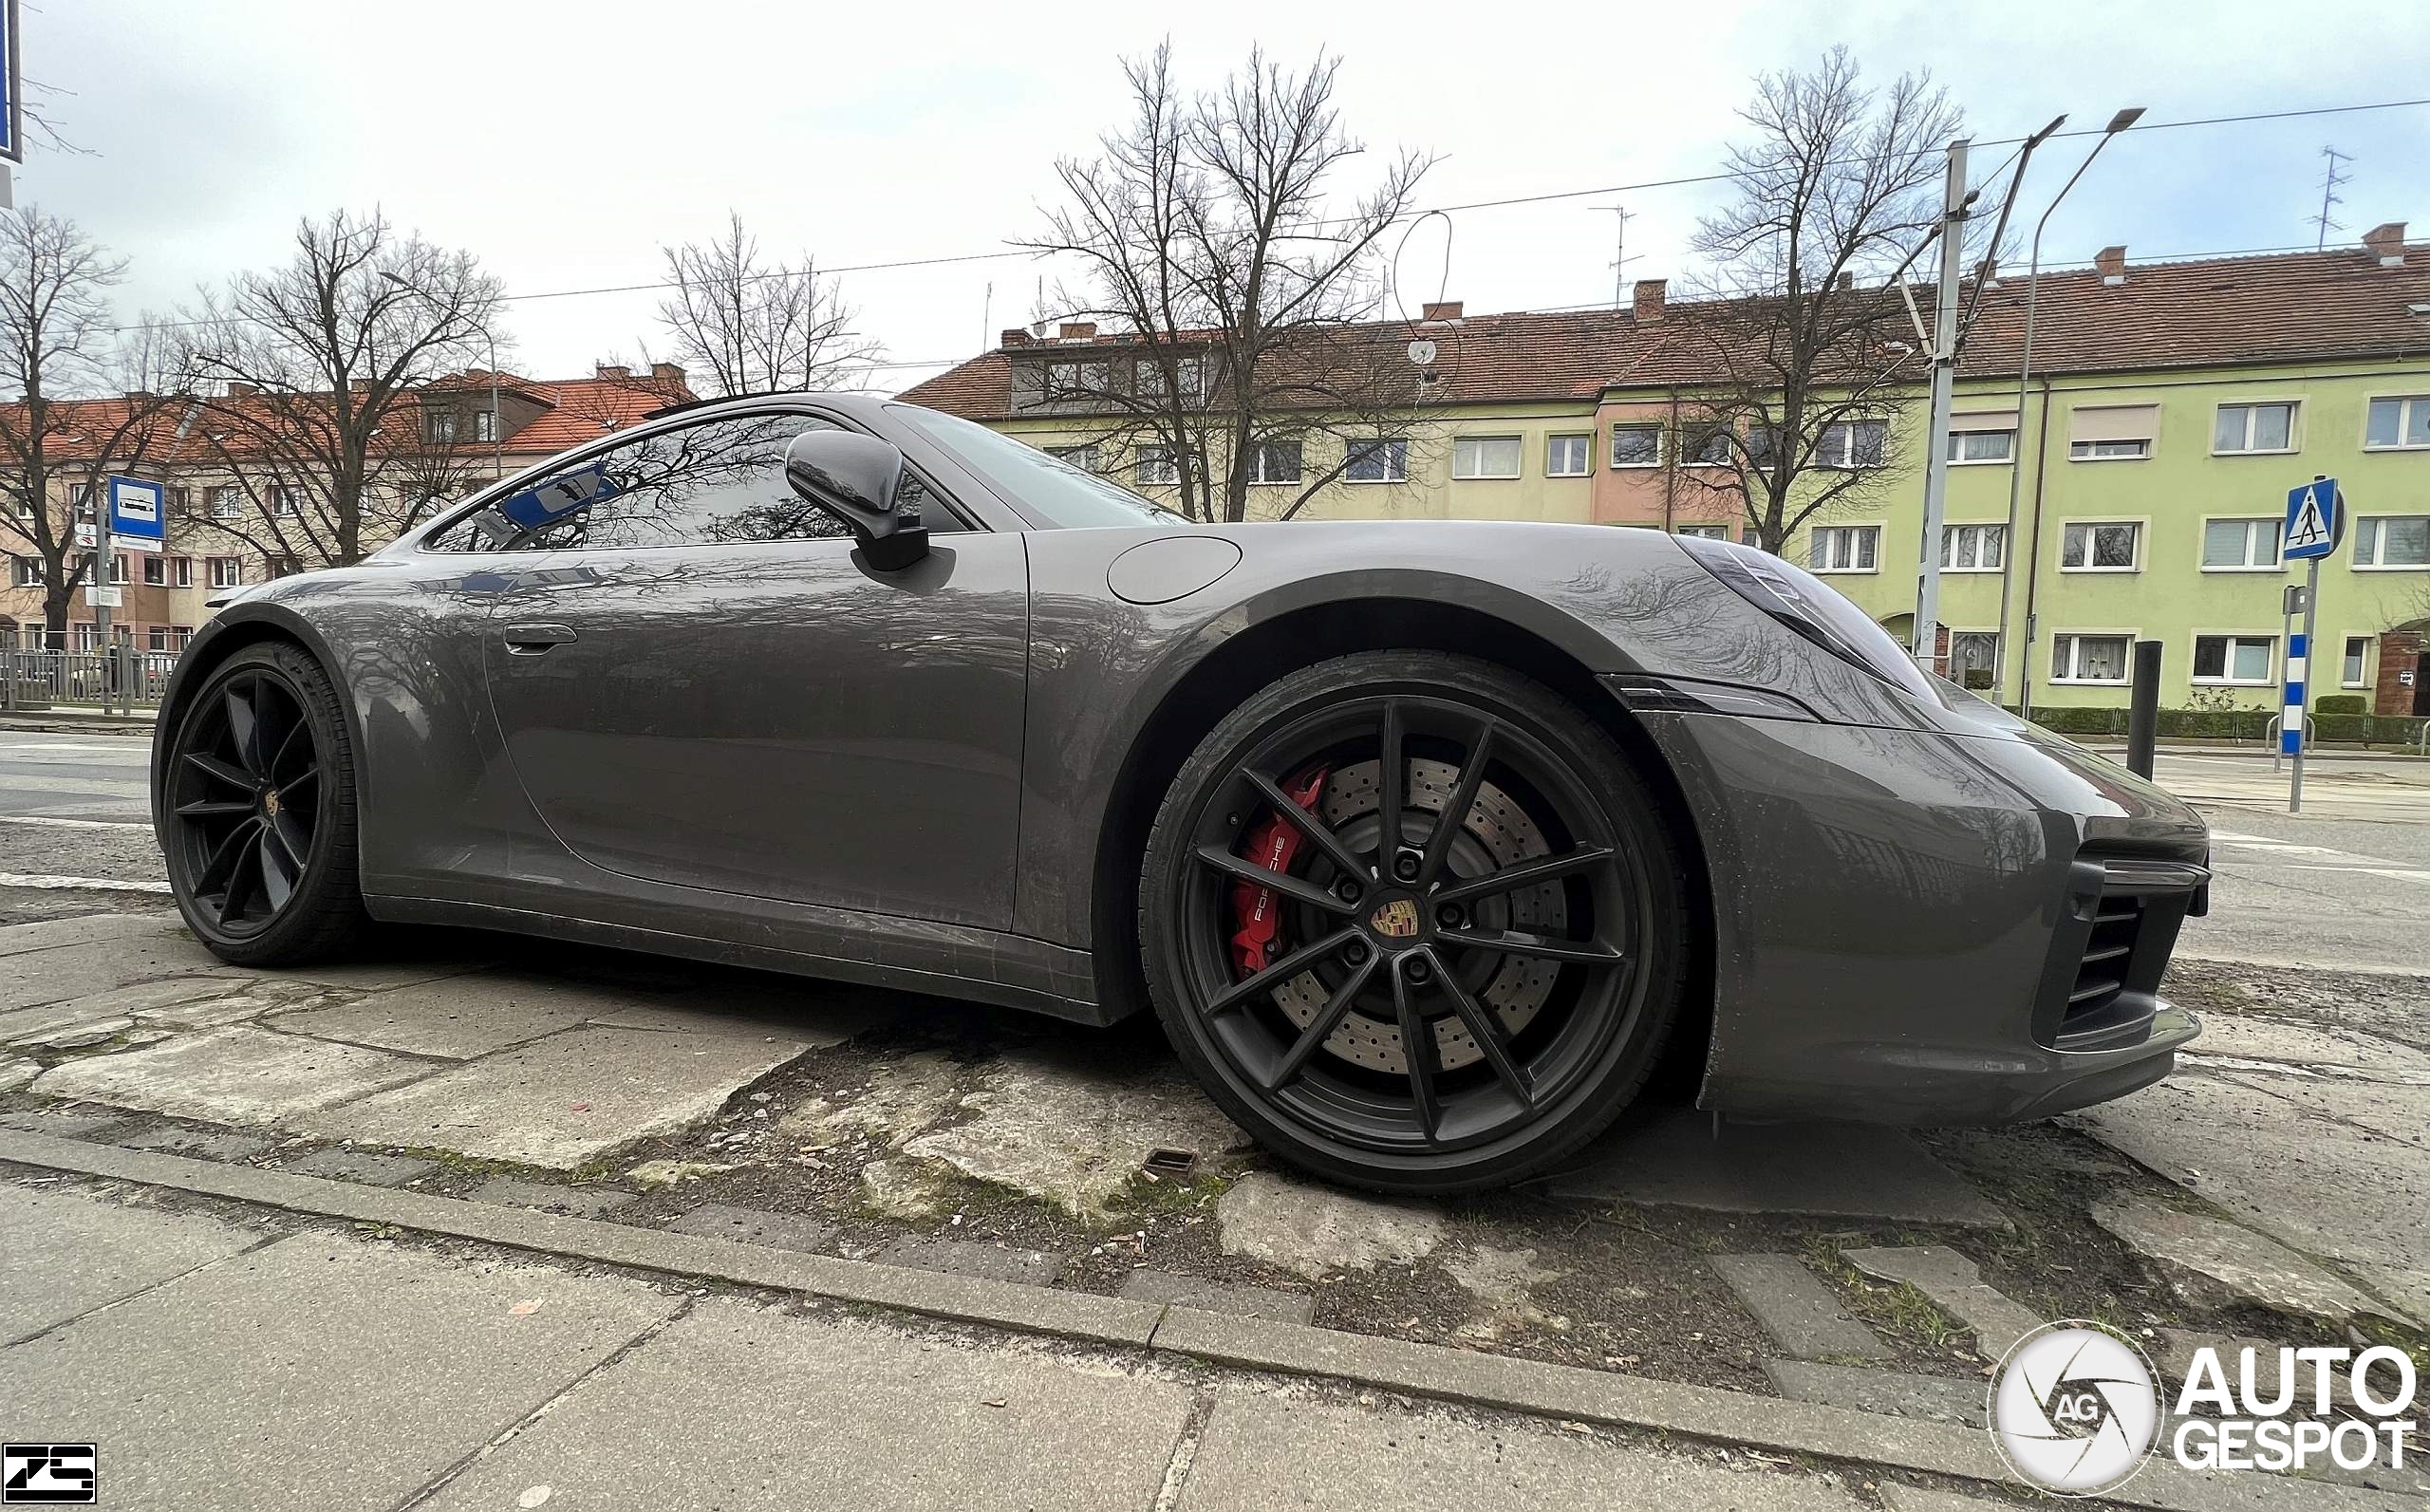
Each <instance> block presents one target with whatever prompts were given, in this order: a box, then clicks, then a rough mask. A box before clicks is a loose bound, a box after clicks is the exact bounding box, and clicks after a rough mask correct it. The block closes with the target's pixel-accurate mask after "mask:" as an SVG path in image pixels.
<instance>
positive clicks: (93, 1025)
mask: <svg viewBox="0 0 2430 1512" xmlns="http://www.w3.org/2000/svg"><path fill="white" fill-rule="evenodd" d="M40 1011H41V1010H39V1009H36V1010H35V1012H40ZM134 1027H135V1020H134V1019H132V1018H81V1019H75V1020H72V1021H70V1022H67V1023H57V1024H52V1025H51V1026H50V1027H48V1028H47V1029H42V1030H38V1031H36V1032H35V1033H33V1034H30V1035H20V1036H17V1037H16V1038H15V1039H13V1040H11V1041H10V1043H11V1044H13V1045H15V1046H17V1047H19V1048H21V1049H27V1050H89V1049H91V1048H92V1047H93V1046H95V1045H98V1044H101V1043H103V1042H104V1041H106V1040H111V1039H116V1038H117V1037H118V1036H121V1035H122V1034H125V1033H126V1032H127V1031H128V1030H130V1029H132V1028H134Z"/></svg>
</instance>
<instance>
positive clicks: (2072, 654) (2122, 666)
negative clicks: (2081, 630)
mask: <svg viewBox="0 0 2430 1512" xmlns="http://www.w3.org/2000/svg"><path fill="white" fill-rule="evenodd" d="M2126 641H2127V637H2125V636H2122V635H2056V636H2052V637H2051V638H2050V681H2053V682H2123V681H2126Z"/></svg>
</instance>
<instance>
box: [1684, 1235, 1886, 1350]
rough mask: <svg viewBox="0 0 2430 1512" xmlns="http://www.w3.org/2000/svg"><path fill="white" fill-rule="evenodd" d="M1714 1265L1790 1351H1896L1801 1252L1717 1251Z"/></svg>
mask: <svg viewBox="0 0 2430 1512" xmlns="http://www.w3.org/2000/svg"><path fill="white" fill-rule="evenodd" d="M1712 1268H1713V1270H1714V1271H1715V1272H1716V1273H1717V1274H1718V1275H1719V1276H1720V1277H1721V1279H1722V1282H1723V1284H1725V1285H1727V1286H1728V1287H1729V1289H1730V1291H1731V1292H1732V1293H1733V1294H1735V1295H1736V1297H1738V1300H1739V1303H1740V1305H1742V1306H1744V1307H1745V1308H1746V1309H1747V1311H1748V1312H1749V1313H1752V1314H1754V1315H1755V1321H1756V1322H1758V1323H1761V1324H1763V1325H1764V1332H1765V1333H1766V1334H1769V1335H1771V1336H1772V1342H1774V1343H1775V1344H1778V1345H1779V1346H1780V1347H1781V1348H1782V1350H1784V1351H1785V1352H1786V1353H1790V1354H1793V1355H1796V1356H1797V1357H1798V1358H1800V1359H1806V1360H1835V1359H1838V1360H1879V1359H1888V1358H1890V1357H1891V1352H1890V1348H1889V1346H1888V1345H1886V1344H1884V1343H1882V1342H1881V1340H1880V1339H1879V1338H1878V1337H1876V1336H1875V1335H1874V1332H1873V1330H1871V1329H1869V1328H1867V1327H1865V1326H1864V1324H1863V1323H1861V1322H1860V1321H1858V1320H1857V1318H1856V1317H1855V1316H1854V1315H1852V1314H1851V1313H1849V1312H1848V1310H1847V1309H1846V1308H1844V1307H1842V1306H1841V1305H1840V1298H1839V1297H1838V1296H1837V1295H1836V1294H1834V1293H1833V1292H1832V1291H1831V1289H1830V1288H1829V1287H1827V1286H1825V1285H1823V1284H1822V1281H1821V1280H1820V1279H1817V1278H1816V1276H1815V1274H1814V1273H1813V1272H1812V1271H1810V1270H1807V1269H1806V1268H1805V1266H1804V1264H1803V1263H1802V1262H1801V1261H1800V1260H1798V1258H1797V1257H1796V1256H1794V1255H1716V1256H1714V1257H1713V1258H1712Z"/></svg>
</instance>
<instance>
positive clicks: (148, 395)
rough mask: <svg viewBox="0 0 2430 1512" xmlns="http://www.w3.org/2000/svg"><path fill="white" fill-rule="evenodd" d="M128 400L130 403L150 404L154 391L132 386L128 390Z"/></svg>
mask: <svg viewBox="0 0 2430 1512" xmlns="http://www.w3.org/2000/svg"><path fill="white" fill-rule="evenodd" d="M126 401H127V402H128V403H130V404H149V403H150V402H152V391H151V390H150V389H148V388H130V389H128V390H127V391H126Z"/></svg>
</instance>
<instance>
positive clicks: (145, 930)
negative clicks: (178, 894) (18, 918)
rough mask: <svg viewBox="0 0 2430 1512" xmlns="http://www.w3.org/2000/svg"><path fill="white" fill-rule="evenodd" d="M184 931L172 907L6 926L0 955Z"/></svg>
mask: <svg viewBox="0 0 2430 1512" xmlns="http://www.w3.org/2000/svg"><path fill="white" fill-rule="evenodd" d="M184 932H185V921H184V920H182V919H179V918H178V914H177V910H176V909H174V908H168V909H158V910H146V911H143V912H140V913H96V914H86V915H84V917H83V918H79V919H49V920H45V921H44V922H43V923H41V924H10V925H9V927H7V928H5V929H0V956H18V955H23V954H25V953H26V952H27V951H29V950H53V949H57V948H58V947H59V946H61V945H87V944H92V943H95V942H97V941H105V940H157V939H163V938H177V937H178V936H181V935H183V934H184Z"/></svg>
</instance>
